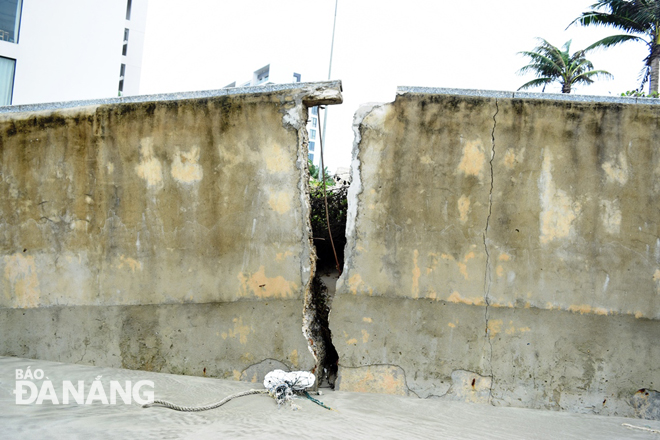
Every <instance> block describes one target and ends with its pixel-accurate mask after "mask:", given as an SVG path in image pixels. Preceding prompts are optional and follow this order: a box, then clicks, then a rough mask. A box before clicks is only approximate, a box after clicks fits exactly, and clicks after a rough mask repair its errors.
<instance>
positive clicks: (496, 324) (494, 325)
mask: <svg viewBox="0 0 660 440" xmlns="http://www.w3.org/2000/svg"><path fill="white" fill-rule="evenodd" d="M502 324H503V323H502V320H501V319H491V320H490V321H488V336H489V337H491V338H494V337H495V335H497V334H498V333H500V332H501V331H502Z"/></svg>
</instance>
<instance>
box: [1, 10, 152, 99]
mask: <svg viewBox="0 0 660 440" xmlns="http://www.w3.org/2000/svg"><path fill="white" fill-rule="evenodd" d="M147 1H148V0H0V40H2V41H0V105H9V104H34V103H40V102H55V101H71V100H79V99H95V98H110V97H116V96H122V95H137V94H138V90H139V86H140V73H141V72H140V70H141V61H142V49H143V45H144V31H145V26H146V19H147Z"/></svg>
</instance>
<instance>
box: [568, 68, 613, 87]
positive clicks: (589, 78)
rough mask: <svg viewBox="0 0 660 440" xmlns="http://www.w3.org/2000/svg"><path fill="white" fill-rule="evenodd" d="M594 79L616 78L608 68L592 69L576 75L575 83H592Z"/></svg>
mask: <svg viewBox="0 0 660 440" xmlns="http://www.w3.org/2000/svg"><path fill="white" fill-rule="evenodd" d="M594 79H614V75H612V74H611V73H610V72H607V71H606V70H590V71H588V72H582V73H580V74H579V75H577V76H576V77H574V78H573V83H574V84H577V83H582V84H592V83H593V82H594Z"/></svg>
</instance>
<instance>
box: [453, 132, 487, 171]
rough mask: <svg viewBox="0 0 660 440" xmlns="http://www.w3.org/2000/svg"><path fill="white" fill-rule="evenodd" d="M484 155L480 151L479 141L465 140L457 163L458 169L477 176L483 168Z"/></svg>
mask: <svg viewBox="0 0 660 440" xmlns="http://www.w3.org/2000/svg"><path fill="white" fill-rule="evenodd" d="M485 159H486V155H485V154H484V152H483V151H482V148H481V141H480V140H474V141H467V142H466V143H465V146H464V147H463V157H462V158H461V162H460V163H459V164H458V169H459V171H462V172H463V173H465V174H467V175H468V176H479V175H480V174H481V171H482V170H483V168H484V161H485Z"/></svg>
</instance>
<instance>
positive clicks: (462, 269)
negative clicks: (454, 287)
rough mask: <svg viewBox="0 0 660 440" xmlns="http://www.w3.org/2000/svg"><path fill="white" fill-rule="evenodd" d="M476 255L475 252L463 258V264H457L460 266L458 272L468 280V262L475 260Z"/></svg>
mask: <svg viewBox="0 0 660 440" xmlns="http://www.w3.org/2000/svg"><path fill="white" fill-rule="evenodd" d="M475 256H476V255H475V254H474V252H470V253H468V254H467V255H466V256H465V258H463V262H462V263H456V264H457V265H458V270H459V271H460V272H461V275H463V277H464V278H465V279H466V280H467V279H469V278H470V277H469V276H468V271H467V262H468V261H470V260H471V259H473V258H474V257H475Z"/></svg>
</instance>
